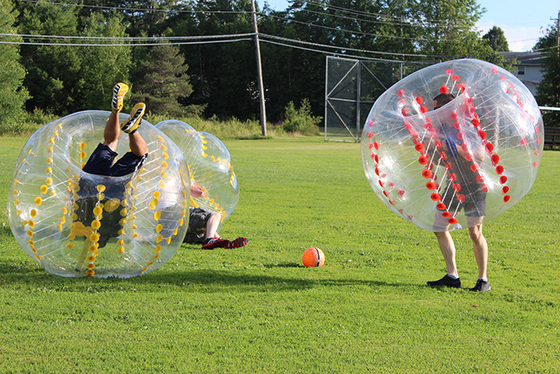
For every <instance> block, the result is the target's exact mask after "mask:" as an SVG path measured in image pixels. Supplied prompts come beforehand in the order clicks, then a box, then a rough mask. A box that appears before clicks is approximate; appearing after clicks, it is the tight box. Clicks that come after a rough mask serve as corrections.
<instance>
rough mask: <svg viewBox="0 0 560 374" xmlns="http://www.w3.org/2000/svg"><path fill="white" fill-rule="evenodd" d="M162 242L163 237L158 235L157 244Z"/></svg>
mask: <svg viewBox="0 0 560 374" xmlns="http://www.w3.org/2000/svg"><path fill="white" fill-rule="evenodd" d="M162 240H163V236H161V235H158V236H157V238H156V243H159V242H161V241H162Z"/></svg>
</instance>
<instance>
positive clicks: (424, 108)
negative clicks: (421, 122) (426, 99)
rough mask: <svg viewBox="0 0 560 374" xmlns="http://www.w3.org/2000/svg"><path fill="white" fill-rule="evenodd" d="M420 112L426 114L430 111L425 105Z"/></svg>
mask: <svg viewBox="0 0 560 374" xmlns="http://www.w3.org/2000/svg"><path fill="white" fill-rule="evenodd" d="M420 111H421V112H422V113H426V112H427V111H428V108H426V107H425V106H424V105H421V106H420Z"/></svg>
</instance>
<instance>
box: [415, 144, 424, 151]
mask: <svg viewBox="0 0 560 374" xmlns="http://www.w3.org/2000/svg"><path fill="white" fill-rule="evenodd" d="M414 149H416V150H417V151H418V152H422V151H423V150H424V144H422V143H416V145H415V146H414Z"/></svg>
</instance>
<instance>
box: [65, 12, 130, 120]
mask: <svg viewBox="0 0 560 374" xmlns="http://www.w3.org/2000/svg"><path fill="white" fill-rule="evenodd" d="M80 35H81V36H88V37H91V36H102V37H124V36H126V33H125V27H124V25H123V23H122V16H120V15H118V14H117V15H114V14H108V15H107V16H105V15H103V14H101V13H93V14H91V15H90V16H88V17H87V19H86V20H85V23H84V29H83V31H82V32H80ZM97 43H98V42H97ZM123 43H124V42H123V41H122V40H121V39H115V40H110V42H108V44H109V45H107V46H103V47H80V49H79V50H80V55H81V56H82V58H81V66H82V68H81V69H80V72H79V74H80V79H79V80H78V82H77V87H76V91H77V92H82V93H83V94H82V95H80V96H79V97H76V98H75V107H77V108H78V107H79V108H82V109H106V110H108V109H109V102H110V98H111V95H112V88H113V86H114V85H115V83H117V82H128V81H129V79H130V75H129V70H130V66H131V62H132V48H131V47H129V46H125V45H124V44H123ZM112 44H121V46H118V45H112Z"/></svg>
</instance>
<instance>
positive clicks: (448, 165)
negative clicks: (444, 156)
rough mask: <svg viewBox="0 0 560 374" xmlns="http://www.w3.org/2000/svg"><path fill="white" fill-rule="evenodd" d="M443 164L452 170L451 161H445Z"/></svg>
mask: <svg viewBox="0 0 560 374" xmlns="http://www.w3.org/2000/svg"><path fill="white" fill-rule="evenodd" d="M443 166H445V168H446V169H447V170H451V168H452V166H451V164H450V163H449V162H446V163H444V164H443Z"/></svg>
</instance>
